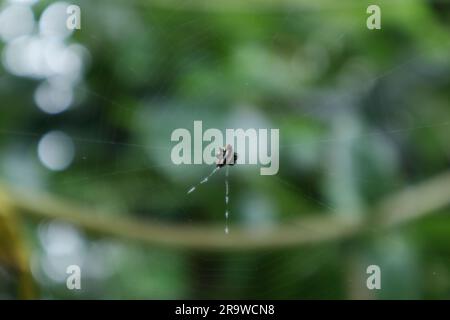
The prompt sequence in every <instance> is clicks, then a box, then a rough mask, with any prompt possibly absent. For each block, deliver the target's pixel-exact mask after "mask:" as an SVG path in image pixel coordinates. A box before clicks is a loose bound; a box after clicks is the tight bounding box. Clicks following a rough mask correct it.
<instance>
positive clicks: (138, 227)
mask: <svg viewBox="0 0 450 320" xmlns="http://www.w3.org/2000/svg"><path fill="white" fill-rule="evenodd" d="M0 190H1V189H0ZM9 197H11V199H13V204H14V206H15V209H16V210H17V211H18V212H22V213H24V214H26V215H28V216H30V217H34V218H37V219H58V220H63V221H66V222H69V223H72V224H74V225H75V226H78V227H80V228H82V229H83V230H85V231H87V232H89V233H92V234H94V235H100V236H111V237H119V238H124V239H128V240H133V241H138V242H141V243H144V244H147V245H153V246H162V247H170V248H175V249H190V250H258V249H270V248H280V247H282V248H285V247H290V246H300V245H306V244H314V243H318V242H322V241H330V240H335V239H342V238H346V237H350V236H354V235H357V234H360V233H361V232H363V231H365V230H367V229H371V228H373V227H378V228H389V227H393V226H396V225H399V224H402V223H405V222H408V221H411V220H413V219H416V218H419V217H420V216H423V215H426V214H429V213H431V212H433V211H436V210H438V209H441V208H444V207H445V206H447V205H448V204H449V203H450V172H447V173H445V174H442V175H440V176H438V177H435V178H433V179H431V180H429V181H426V182H423V183H421V184H418V185H416V186H412V187H409V188H407V189H406V190H404V191H402V192H400V193H398V194H394V195H391V196H389V197H387V198H386V199H385V200H383V201H381V202H380V204H379V205H378V206H376V207H375V210H374V211H375V212H374V214H375V216H374V215H362V216H368V217H369V216H371V217H372V218H371V219H370V220H367V221H366V220H347V219H343V218H341V217H337V216H334V215H329V214H320V215H314V217H310V218H302V219H296V220H294V221H292V222H290V223H289V224H287V225H282V226H279V227H276V228H271V229H248V228H247V229H244V228H238V227H234V228H232V229H231V233H230V234H229V235H225V234H224V231H223V228H222V227H217V226H207V225H176V226H172V225H171V226H169V225H166V224H161V223H155V222H150V221H148V222H146V223H144V222H142V221H138V220H135V219H129V218H122V217H120V215H118V214H111V213H108V212H102V211H99V210H95V209H92V208H89V207H83V206H79V205H77V204H73V203H70V202H68V201H62V200H60V199H57V198H55V197H53V196H50V195H45V194H34V193H32V192H23V191H22V192H19V191H15V192H13V191H10V192H9ZM374 217H375V219H374Z"/></svg>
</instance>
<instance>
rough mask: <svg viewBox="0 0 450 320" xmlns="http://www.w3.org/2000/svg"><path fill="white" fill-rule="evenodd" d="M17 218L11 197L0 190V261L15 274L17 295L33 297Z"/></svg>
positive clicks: (26, 254)
mask: <svg viewBox="0 0 450 320" xmlns="http://www.w3.org/2000/svg"><path fill="white" fill-rule="evenodd" d="M18 219H19V217H18V216H17V215H15V214H14V209H13V207H12V203H11V199H9V198H8V197H7V195H6V194H5V193H2V192H0V235H1V237H0V262H1V263H3V264H4V265H5V266H6V267H8V268H9V269H10V270H12V271H13V272H14V273H15V274H16V275H17V279H18V290H17V295H18V297H19V298H20V299H35V298H36V297H37V295H36V287H35V285H34V280H33V276H32V274H31V270H30V263H29V252H28V250H27V248H26V246H25V243H24V240H23V237H22V233H21V232H20V231H21V230H20V228H19V226H20V223H19V221H18Z"/></svg>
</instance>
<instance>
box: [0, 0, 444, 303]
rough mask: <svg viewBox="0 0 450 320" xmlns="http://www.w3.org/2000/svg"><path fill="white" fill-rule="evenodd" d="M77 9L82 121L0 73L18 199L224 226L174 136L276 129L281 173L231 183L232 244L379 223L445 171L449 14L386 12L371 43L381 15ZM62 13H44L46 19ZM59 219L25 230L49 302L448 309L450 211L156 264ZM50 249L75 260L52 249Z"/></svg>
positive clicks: (393, 4)
mask: <svg viewBox="0 0 450 320" xmlns="http://www.w3.org/2000/svg"><path fill="white" fill-rule="evenodd" d="M71 2H72V3H76V4H78V5H80V7H81V10H82V28H81V30H77V31H75V32H74V33H73V35H72V36H71V37H70V38H68V39H67V40H66V41H67V42H68V43H78V44H80V45H82V46H83V47H84V48H85V49H86V56H85V59H84V63H85V66H84V74H83V78H82V81H81V82H80V83H79V84H77V85H76V87H75V91H74V102H73V104H72V106H71V107H70V109H69V110H67V111H65V112H63V113H60V114H57V115H49V114H46V113H44V112H42V111H41V110H39V109H38V108H37V107H36V104H35V101H34V100H33V93H34V90H35V88H36V86H37V85H38V83H39V82H38V81H37V80H36V79H28V78H24V77H17V76H14V75H12V74H11V73H9V72H7V70H5V69H4V68H3V67H2V69H0V70H1V73H0V97H1V101H2V103H1V107H2V111H1V114H2V115H1V117H0V177H1V180H2V182H4V183H6V184H7V185H9V186H26V187H27V188H29V189H34V190H38V191H46V192H50V193H52V194H55V195H58V196H61V197H64V198H69V199H71V200H73V201H76V202H79V203H83V204H86V205H90V206H93V207H101V208H104V209H106V211H108V209H110V211H111V212H121V214H122V215H124V216H134V217H135V218H137V219H141V220H142V221H160V222H165V223H167V224H186V225H191V224H198V223H209V224H216V225H217V224H223V223H224V218H223V212H224V204H223V196H224V182H223V175H222V174H218V175H216V176H215V177H214V179H212V180H211V181H210V182H209V183H208V185H206V186H205V187H201V188H199V190H197V191H196V192H195V193H193V194H192V195H190V196H186V190H187V189H188V188H189V186H190V185H192V184H194V183H196V182H197V181H198V180H199V179H200V178H201V177H202V176H204V175H205V174H207V173H208V172H209V170H210V168H209V167H208V166H204V165H202V166H180V167H177V166H175V165H173V164H172V163H171V162H170V148H171V146H172V145H173V144H172V142H171V141H170V134H171V132H172V130H174V129H176V128H180V127H184V128H188V129H192V125H193V121H194V120H203V122H204V126H206V127H208V128H211V127H215V128H221V129H225V128H239V127H244V128H250V127H253V128H279V129H280V145H281V146H280V157H281V158H280V172H279V173H278V175H277V176H260V175H259V169H258V168H256V167H235V168H233V169H232V170H231V171H230V186H231V195H230V196H231V210H230V212H231V213H230V226H231V230H233V227H234V226H243V227H245V228H248V232H254V230H258V228H269V229H270V228H277V226H278V225H280V224H282V223H288V222H289V220H290V219H292V218H295V217H298V216H301V215H304V216H308V215H316V214H318V213H317V212H324V213H323V214H328V215H333V214H336V215H342V216H353V217H354V216H358V215H364V214H368V212H369V211H370V209H371V207H372V206H373V205H374V204H375V203H377V202H378V201H380V200H381V199H382V198H383V197H384V196H386V195H389V194H391V193H392V192H395V191H399V190H402V189H403V188H405V187H407V186H408V185H410V184H414V183H416V182H419V181H425V180H427V179H428V178H430V177H433V176H434V175H437V174H439V173H442V172H444V171H446V170H448V164H449V156H450V154H449V150H450V143H449V119H450V108H449V101H450V60H449V58H448V52H450V51H449V49H450V37H449V35H450V30H449V28H450V11H449V9H450V3H449V2H447V1H438V0H436V1H400V0H398V1H375V2H376V3H379V4H380V7H381V10H382V29H381V30H375V31H372V30H368V29H367V28H366V18H367V16H368V15H367V14H366V8H367V6H368V4H369V2H368V1H352V0H348V1H339V2H333V1H318V2H314V4H309V3H308V2H307V1H281V2H280V3H279V4H275V3H274V2H271V1H249V2H248V3H241V2H237V1H231V2H229V3H228V2H227V1H214V2H209V1H203V0H196V1H168V2H165V1H151V0H135V1H124V0H121V1H119V0H114V1H105V0H104V1H81V0H80V1H78V0H77V1H71ZM372 2H374V1H371V2H370V4H371V3H372ZM375 2H374V3H375ZM51 3H52V2H51V1H41V2H38V3H37V4H35V5H34V6H33V11H34V12H35V17H36V19H37V20H38V19H39V17H40V14H41V13H42V12H43V11H44V10H45V8H47V6H48V5H49V4H51ZM18 23H19V22H18ZM3 48H4V46H3V44H2V45H1V46H0V49H1V50H3ZM56 129H57V130H62V131H64V132H65V133H67V134H68V135H69V136H70V137H72V139H73V140H74V144H75V158H74V161H73V163H72V164H71V166H70V167H69V168H68V169H66V170H64V171H61V172H53V171H50V170H48V169H47V168H46V167H45V166H43V165H42V164H41V163H40V161H39V158H38V155H37V151H36V148H37V144H38V141H39V139H40V137H41V135H43V134H45V133H46V132H48V131H50V130H56ZM110 218H111V219H114V218H115V217H114V216H112V214H111V216H110ZM1 221H2V220H0V222H1ZM55 223H56V222H54V221H41V222H39V223H36V222H35V221H28V220H27V219H22V220H20V225H19V226H18V227H19V228H20V230H22V233H23V235H24V237H25V239H26V241H25V242H26V244H27V245H28V247H29V251H30V265H31V270H32V272H33V275H34V277H35V281H36V285H37V287H38V292H39V295H38V296H37V297H39V298H52V299H53V298H322V299H326V298H339V299H346V298H367V297H376V298H388V299H389V298H400V299H404V298H449V297H450V272H449V270H450V260H449V257H450V246H449V245H448V243H449V241H450V233H449V232H448V231H449V228H450V216H449V210H448V209H447V210H444V211H443V212H440V213H439V214H438V215H436V216H434V217H430V218H426V219H423V220H420V221H417V222H415V223H412V224H409V225H407V226H404V227H401V228H397V229H395V230H393V231H391V232H387V233H385V234H384V233H383V234H377V235H376V236H373V235H365V236H361V237H358V238H355V239H351V240H345V241H342V242H337V243H328V244H321V245H315V246H308V247H303V248H291V249H285V250H270V251H263V252H249V253H225V254H223V253H196V252H189V251H188V252H186V251H177V250H164V249H158V248H150V247H146V246H141V245H136V244H133V243H124V242H120V241H117V240H114V239H101V238H96V237H91V236H88V235H87V234H86V233H85V232H84V230H78V229H73V228H71V227H69V226H65V225H58V224H55ZM49 230H50V231H49ZM52 230H53V231H52ZM299 232H302V230H301V229H299ZM231 236H232V231H231ZM0 237H6V235H4V234H3V233H2V234H0ZM3 241H7V242H8V240H5V239H3ZM55 242H56V243H65V244H66V247H65V248H69V249H70V250H72V251H70V252H67V253H64V252H59V251H58V248H56V249H54V250H53V249H49V248H48V247H49V246H50V247H51V248H53V247H52V246H54V245H55V244H54V243H55ZM63 247H64V246H63ZM69 249H68V250H69ZM52 250H53V251H52ZM55 250H56V251H55ZM55 252H57V253H56V254H55ZM65 263H66V264H80V265H82V267H83V268H82V270H84V271H83V289H82V290H81V291H80V292H73V291H69V290H67V289H66V287H65V280H62V279H65V278H64V277H61V276H59V277H56V276H55V277H52V276H51V275H52V272H57V270H55V268H62V266H64V265H65ZM369 264H377V265H380V266H381V269H382V275H383V276H382V279H383V280H382V281H383V282H382V283H383V287H382V288H383V289H382V290H380V291H378V292H375V293H374V292H371V291H369V290H367V288H366V287H365V279H366V276H367V275H366V273H365V271H366V267H367V265H369ZM59 272H60V273H61V270H59ZM62 272H63V276H64V272H65V270H63V271H62ZM17 281H18V280H17V279H16V277H15V275H14V272H12V271H11V270H10V269H9V267H8V266H7V264H4V265H3V264H0V297H2V298H14V297H16V289H15V288H16V285H17V283H16V282H17Z"/></svg>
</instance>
